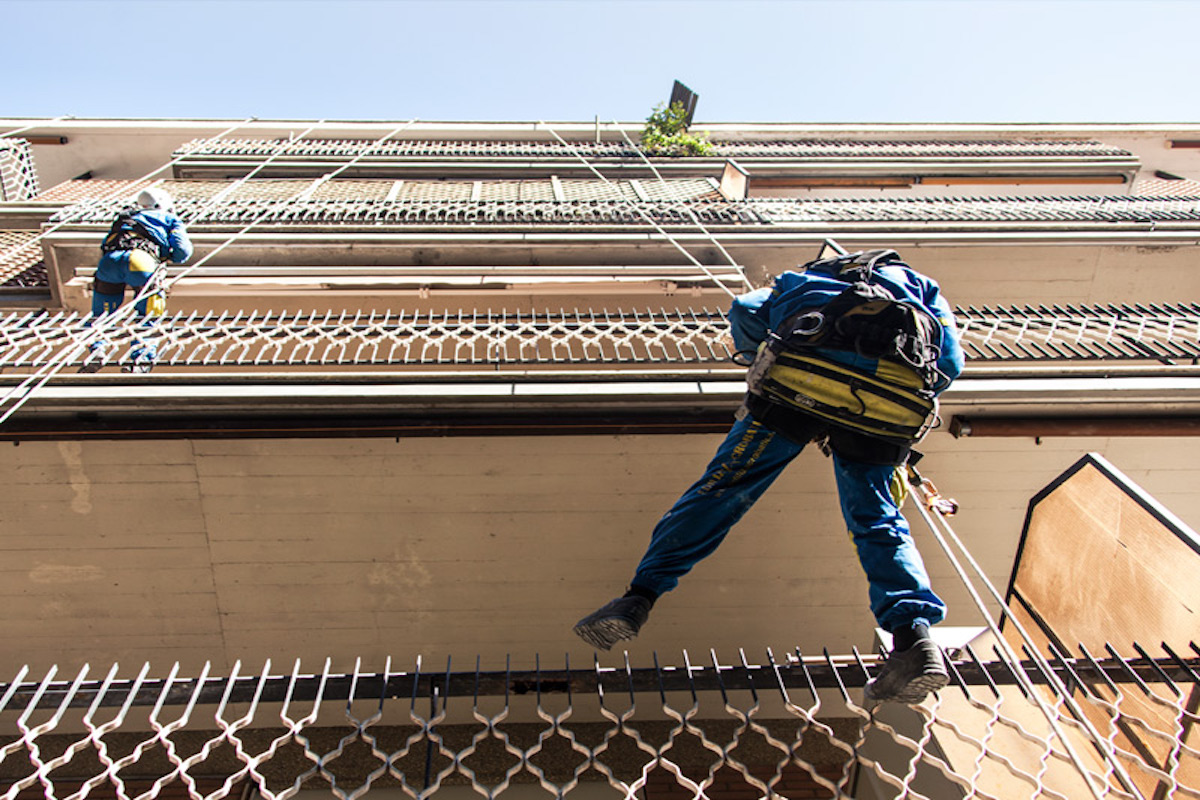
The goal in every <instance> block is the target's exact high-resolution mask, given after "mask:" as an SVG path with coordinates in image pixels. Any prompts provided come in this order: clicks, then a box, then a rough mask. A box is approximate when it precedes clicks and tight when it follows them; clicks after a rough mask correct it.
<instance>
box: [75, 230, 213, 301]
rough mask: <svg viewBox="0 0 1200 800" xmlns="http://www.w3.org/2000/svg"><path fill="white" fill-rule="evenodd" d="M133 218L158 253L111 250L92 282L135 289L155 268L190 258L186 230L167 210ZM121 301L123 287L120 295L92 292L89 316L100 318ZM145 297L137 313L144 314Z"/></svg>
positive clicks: (189, 243) (189, 246) (103, 256)
mask: <svg viewBox="0 0 1200 800" xmlns="http://www.w3.org/2000/svg"><path fill="white" fill-rule="evenodd" d="M133 219H134V220H136V221H137V222H140V223H141V226H142V230H144V231H145V232H146V233H147V234H148V235H149V236H150V237H151V238H152V239H153V244H154V245H156V246H157V249H158V253H157V257H156V254H153V253H150V252H147V251H145V250H113V251H110V252H107V253H105V254H104V255H102V256H101V257H100V263H99V264H97V265H96V280H97V281H101V282H102V283H109V284H114V285H115V284H125V285H127V286H132V287H133V288H134V289H135V290H136V289H140V288H141V287H143V286H145V285H146V282H147V281H149V280H150V278H151V277H152V276H153V275H154V271H155V270H156V269H158V265H159V264H160V263H162V262H164V261H170V262H172V263H174V264H182V263H183V262H185V261H187V260H188V259H189V258H191V257H192V243H191V240H189V239H188V234H187V228H186V227H184V224H183V222H182V221H180V219H179V217H177V216H175V215H174V214H172V213H171V212H170V211H162V210H160V209H157V208H143V209H139V210H138V211H136V212H134V214H133ZM124 299H125V291H124V287H122V289H121V291H120V292H112V291H102V290H101V288H100V287H93V289H92V314H93V316H97V317H98V316H100V315H101V314H108V313H110V312H112V311H115V310H116V309H117V308H118V307H119V306H120V305H121V303H122V302H124ZM148 299H149V298H142V299H141V300H140V301H139V302H138V304H137V313H138V314H139V315H141V316H145V315H146V306H147V301H148Z"/></svg>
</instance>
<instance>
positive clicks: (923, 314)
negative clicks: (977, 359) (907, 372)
mask: <svg viewBox="0 0 1200 800" xmlns="http://www.w3.org/2000/svg"><path fill="white" fill-rule="evenodd" d="M887 265H899V266H907V265H906V264H904V262H903V261H901V260H900V256H899V255H898V254H897V253H896V251H895V250H870V251H867V252H865V253H851V254H848V255H844V256H838V257H835V258H827V259H823V260H820V261H814V262H811V263H809V264H807V265H806V269H807V270H808V271H810V272H824V273H827V274H830V275H833V276H835V277H837V278H839V279H840V280H844V281H847V283H848V284H849V285H848V286H847V287H846V288H845V289H844V290H842V292H841V293H840V294H838V295H837V296H836V297H834V298H833V299H832V300H830V301H829V302H828V303H826V304H825V305H824V306H821V307H820V308H818V309H810V310H808V311H804V312H801V313H799V314H796V315H795V316H793V317H791V318H789V319H788V320H787V321H786V322H785V323H784V324H783V325H781V326H780V328H779V330H777V331H775V332H774V333H773V334H772V336H771V338H772V339H773V340H776V341H772V346H773V347H779V348H782V349H792V350H806V349H809V348H813V347H824V348H828V349H831V350H843V351H846V352H852V353H857V354H858V355H861V356H868V357H871V358H878V359H885V360H889V361H895V362H897V363H900V364H903V365H905V366H907V367H909V368H910V369H912V370H913V371H914V372H916V373H917V374H918V375H920V376H921V378H922V380H923V381H924V382H925V387H926V388H927V389H932V388H933V387H934V386H935V385H937V384H938V383H939V376H940V374H941V373H940V372H939V371H938V368H937V360H938V358H939V357H940V356H941V342H942V326H941V324H940V323H939V322H938V321H937V320H936V319H934V318H933V317H932V316H931V315H930V314H929V312H927V311H926V310H925V309H924V308H922V307H921V306H919V305H917V304H915V303H912V302H908V301H904V300H898V299H897V298H895V297H893V296H892V294H891V292H889V291H888V290H887V289H885V288H884V287H882V286H880V285H878V284H876V283H873V282H872V277H873V274H874V271H875V268H876V267H877V266H887Z"/></svg>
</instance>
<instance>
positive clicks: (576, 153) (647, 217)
mask: <svg viewBox="0 0 1200 800" xmlns="http://www.w3.org/2000/svg"><path fill="white" fill-rule="evenodd" d="M538 125H539V126H540V127H543V128H545V129H546V130H547V131H549V133H550V135H551V136H553V137H554V138H555V139H557V140H558V141H559V143H560V144H562V145H563V147H566V148H567V149H568V150H570V151H571V153H572V155H574V156H575V157H576V158H578V159H579V160H580V161H581V162H582V163H583V165H584V166H585V167H587V168H588V170H589V171H591V173H592V174H593V175H595V176H596V177H597V178H599V179H600V180H601V181H602V182H603V183H604V184H605V185H606V186H609V187H613V188H615V186H614V184H613V182H612V181H610V180H609V179H608V178H607V177H605V176H604V175H603V174H601V172H600V170H598V169H596V167H595V166H593V165H592V162H591V161H589V160H588V158H587V156H585V155H583V154H582V153H580V152H579V151H578V150H577V149H575V147H573V146H572V145H571V143H570V142H568V141H567V140H566V139H564V138H563V137H561V136H559V135H558V131H556V130H554V129H553V128H551V127H550V126H549V125H547V124H546V123H545V122H544V121H540V122H538ZM643 157H644V156H643ZM660 180H661V177H660ZM617 196H618V197H621V198H622V199H624V196H623V195H622V194H621V193H620V192H617ZM624 202H625V204H626V205H627V206H628V207H629V208H631V209H633V210H634V211H635V212H636V213H637V214H638V216H640V217H641V218H642V219H644V220H645V221H646V222H647V223H648V224H649V225H651V226H652V227H653V228H654V229H655V230H656V231H658V233H659V234H660V235H661V236H663V238H665V239H666V240H667V241H668V242H670V243H671V244H672V245H673V246H674V247H675V249H677V250H678V251H679V252H680V253H683V255H684V256H685V257H686V258H687V259H688V261H691V262H692V264H694V265H695V266H696V267H697V268H699V269H700V270H701V271H702V272H703V273H704V274H705V275H707V276H708V277H709V278H710V279H711V280H712V281H713V282H714V283H715V284H717V286H719V287H720V288H721V290H722V291H724V292H725V294H727V295H729V296H730V297H737V292H735V291H733V290H732V289H730V288H729V287H728V286H726V285H725V283H724V281H722V280H721V278H719V277H718V276H717V275H716V274H715V273H714V272H713V271H712V270H711V269H709V268H708V267H707V266H705V265H704V264H701V263H700V261H699V260H698V259H697V258H696V257H695V256H693V255H692V254H691V253H690V252H688V250H687V249H686V248H685V247H684V246H683V245H681V244H680V243H679V240H678V239H676V238H675V237H674V236H672V235H671V234H670V233H668V232H667V231H666V230H665V229H664V228H663V227H662V226H661V225H659V224H658V223H657V222H655V221H654V218H653V217H651V216H650V215H649V214H647V213H646V212H645V211H644V210H642V208H641V207H639V206H638V205H636V204H634V203H632V202H630V201H629V200H624ZM689 211H690V209H689ZM692 216H693V217H695V214H694V213H693V214H692ZM696 221H697V222H699V219H698V218H697V220H696ZM701 229H703V225H701ZM705 233H708V232H707V231H705ZM709 237H710V238H713V237H712V234H709ZM713 241H716V240H715V239H713ZM718 246H719V245H718ZM720 249H721V252H722V253H725V255H726V256H727V257H729V254H728V252H726V251H725V248H723V247H722V248H720ZM729 258H730V261H731V262H732V263H733V266H734V267H736V268H737V270H738V274H739V275H740V276H741V278H742V283H743V284H744V285H745V287H746V288H752V287H751V285H750V281H749V279H747V278H746V273H745V271H744V270H743V268H742V267H741V265H740V264H738V263H737V262H734V261H733V259H732V257H729Z"/></svg>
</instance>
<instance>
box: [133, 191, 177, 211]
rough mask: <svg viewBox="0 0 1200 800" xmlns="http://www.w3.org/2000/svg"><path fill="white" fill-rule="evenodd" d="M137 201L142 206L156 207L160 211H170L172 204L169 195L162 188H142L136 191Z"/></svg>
mask: <svg viewBox="0 0 1200 800" xmlns="http://www.w3.org/2000/svg"><path fill="white" fill-rule="evenodd" d="M137 202H138V205H139V206H141V207H142V208H157V209H159V210H160V211H170V210H171V206H172V205H174V203H173V201H172V200H171V195H169V194H167V193H166V192H165V191H164V190H162V189H143V190H142V191H140V192H138V196H137Z"/></svg>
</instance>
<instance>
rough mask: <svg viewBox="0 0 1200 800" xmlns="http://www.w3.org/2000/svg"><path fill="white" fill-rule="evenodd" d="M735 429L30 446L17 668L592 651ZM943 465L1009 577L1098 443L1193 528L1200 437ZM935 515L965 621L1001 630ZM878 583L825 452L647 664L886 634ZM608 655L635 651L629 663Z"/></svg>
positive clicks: (521, 658) (652, 633)
mask: <svg viewBox="0 0 1200 800" xmlns="http://www.w3.org/2000/svg"><path fill="white" fill-rule="evenodd" d="M718 439H719V437H715V436H704V435H690V436H674V435H672V436H630V437H605V436H596V437H531V438H523V439H522V438H506V437H497V438H449V439H401V440H399V441H395V440H391V439H360V440H336V439H335V440H251V441H165V442H85V443H78V442H45V443H30V442H26V443H22V444H21V445H20V446H19V447H9V446H6V456H5V458H4V459H3V461H2V462H0V480H3V485H4V486H6V487H7V494H8V496H7V497H6V500H5V502H4V503H3V505H2V506H0V570H2V571H3V580H2V581H0V595H3V598H2V602H3V606H4V608H5V613H4V614H3V615H2V617H0V639H2V640H4V641H7V642H10V643H17V642H19V643H20V644H19V646H17V645H12V646H9V647H6V648H4V652H3V656H0V669H3V671H4V672H5V673H8V674H11V673H12V672H13V670H14V669H15V668H16V667H18V666H19V665H20V664H22V663H29V664H30V665H32V666H34V667H35V669H40V668H44V667H46V666H47V665H49V664H52V663H58V664H60V665H61V666H63V667H77V666H78V665H79V664H81V663H83V662H85V661H88V662H91V663H92V664H93V665H103V664H106V663H110V662H111V661H113V660H119V661H121V662H122V663H123V664H126V665H132V664H137V663H140V662H141V661H143V660H145V659H150V660H151V661H152V662H153V663H154V664H155V665H156V670H155V671H156V672H158V671H165V670H166V668H167V666H168V665H169V664H170V663H171V662H172V661H174V660H175V659H179V660H181V661H182V662H184V666H185V668H188V669H198V668H199V665H201V664H202V663H203V662H204V661H206V660H209V659H211V660H212V661H213V662H214V669H216V670H218V671H222V670H228V669H229V667H230V666H231V665H232V662H233V661H234V660H235V659H238V658H241V659H244V660H245V661H246V663H247V664H248V665H253V664H261V662H262V659H264V658H266V657H271V658H272V659H274V660H276V663H290V661H291V660H292V659H294V658H295V657H297V656H302V657H304V658H305V660H306V662H311V665H312V667H313V668H314V669H315V668H318V666H319V662H320V660H323V659H324V657H325V656H327V655H332V656H333V657H334V659H335V668H340V669H347V668H349V667H351V666H352V665H353V659H354V658H355V657H356V656H362V657H364V659H365V660H366V662H365V667H366V668H375V669H378V668H381V667H382V664H383V659H384V657H385V656H387V655H392V656H394V657H395V658H396V659H398V663H400V664H404V663H410V662H411V660H412V659H413V658H415V656H416V655H417V654H423V655H424V656H425V657H426V658H427V659H430V661H427V663H434V664H444V659H445V657H446V656H447V655H452V656H453V657H454V659H455V662H456V663H458V664H459V665H461V667H462V668H463V669H473V668H474V656H475V654H476V653H480V654H482V655H483V656H484V666H485V668H489V665H490V668H494V669H498V668H501V666H502V664H503V659H504V655H505V654H506V653H512V654H513V658H514V662H513V665H514V667H517V668H520V667H529V666H532V662H533V657H534V654H535V653H540V654H541V655H542V657H543V658H544V659H548V660H550V661H551V662H553V663H561V661H560V659H561V658H562V656H563V654H564V653H570V655H571V657H572V663H573V664H577V665H580V666H583V665H585V664H587V663H590V657H591V651H590V650H588V649H587V648H586V647H584V646H583V645H582V644H581V643H579V642H578V641H577V640H576V639H575V637H574V636H573V635H571V633H570V630H569V629H570V626H571V624H572V623H573V622H574V621H575V620H576V619H577V618H578V617H580V616H581V615H582V614H584V613H586V612H587V611H589V610H591V609H592V608H594V607H595V606H597V605H599V604H601V603H603V602H604V601H606V600H608V599H609V598H610V597H611V596H612V595H613V594H614V593H617V592H618V591H619V590H620V589H621V588H622V587H623V586H624V583H625V582H626V581H627V580H628V578H629V577H630V574H631V572H632V570H633V567H634V566H635V564H636V561H637V559H638V557H639V556H640V554H641V551H642V548H643V547H644V545H645V542H646V540H647V538H648V536H649V531H650V529H651V527H652V526H653V524H654V522H655V521H656V520H657V519H658V517H659V516H660V515H661V513H662V512H663V511H664V510H665V509H666V508H667V507H668V505H669V504H670V503H671V502H672V501H673V500H674V499H675V497H676V496H677V495H678V493H679V492H680V491H682V490H683V489H684V488H686V486H687V485H688V484H689V483H690V482H691V480H693V479H694V478H695V477H697V476H698V475H699V471H700V470H701V469H702V468H703V465H704V464H705V463H706V461H707V460H708V458H709V457H710V455H711V452H712V450H713V448H714V447H715V445H716V443H717V441H718ZM927 445H928V446H927V447H926V448H925V449H926V450H927V451H928V452H929V456H928V457H927V459H926V461H925V462H924V464H923V467H924V469H925V472H926V473H927V474H928V475H929V476H930V477H932V478H933V479H934V480H935V481H937V482H938V484H939V485H940V487H941V488H942V489H943V491H944V492H945V493H946V494H950V495H954V496H956V497H957V498H958V499H959V500H960V501H961V502H962V504H963V510H962V513H961V514H960V515H959V516H958V517H957V521H956V525H957V527H958V529H959V530H960V531H961V532H962V534H963V535H964V536H965V537H966V538H967V540H968V541H969V543H970V547H971V548H972V550H973V552H974V553H975V555H976V556H977V557H978V558H979V559H980V560H981V561H982V562H983V563H984V564H985V566H986V568H987V570H988V571H989V572H990V574H991V576H992V579H993V580H994V581H996V582H998V584H999V585H1000V588H1001V590H1003V588H1004V585H1005V583H1006V581H1007V576H1008V570H1009V568H1010V566H1011V562H1012V557H1013V553H1014V549H1015V546H1016V542H1017V536H1018V534H1019V532H1020V527H1021V523H1022V520H1023V518H1024V514H1025V507H1026V503H1027V501H1028V498H1029V497H1030V496H1031V495H1032V494H1033V493H1035V492H1036V491H1037V490H1038V489H1040V488H1041V487H1042V486H1043V485H1045V484H1046V483H1047V482H1049V481H1050V480H1051V479H1053V478H1054V477H1055V476H1056V475H1057V474H1058V473H1059V472H1061V471H1062V470H1064V469H1065V468H1066V467H1068V466H1069V465H1070V464H1071V463H1073V462H1074V461H1075V460H1076V459H1077V458H1078V457H1079V456H1080V455H1081V454H1083V453H1084V452H1085V451H1087V450H1095V451H1098V452H1100V453H1102V454H1104V455H1105V456H1106V457H1107V458H1109V459H1110V460H1111V461H1112V462H1113V463H1114V464H1116V465H1117V466H1118V467H1119V468H1121V469H1122V470H1124V471H1125V472H1127V473H1128V474H1129V475H1130V477H1132V478H1133V479H1134V480H1135V481H1136V482H1138V483H1141V484H1142V485H1143V486H1144V487H1145V488H1146V489H1147V490H1149V491H1150V492H1152V493H1153V494H1155V495H1156V496H1157V497H1158V498H1159V499H1160V500H1161V501H1162V502H1163V503H1165V504H1166V505H1167V506H1168V507H1170V508H1172V510H1174V511H1175V512H1176V513H1177V514H1179V515H1180V516H1181V517H1182V518H1183V519H1184V521H1186V522H1188V523H1189V524H1192V525H1194V526H1195V525H1197V524H1198V523H1200V499H1198V498H1197V497H1196V496H1195V494H1194V492H1193V491H1192V487H1194V486H1195V485H1196V484H1197V482H1198V481H1200V474H1198V473H1200V469H1197V466H1196V462H1195V459H1194V455H1193V451H1194V442H1192V441H1190V440H1186V439H1184V440H1148V439H1138V440H1132V439H1045V440H1043V441H1042V443H1041V444H1040V445H1039V444H1035V443H1034V442H1033V441H1032V440H1024V439H967V440H957V441H956V440H953V439H951V438H950V437H949V436H948V435H947V434H944V433H938V434H934V435H933V436H931V437H930V438H929V439H928V440H927ZM910 519H911V520H912V521H913V523H914V527H915V528H916V529H917V531H918V532H917V538H918V541H919V543H920V546H921V548H922V550H923V552H924V553H925V554H926V556H927V560H928V561H929V566H930V569H931V572H932V573H933V574H934V576H935V585H936V587H937V588H938V589H939V590H940V591H941V592H942V593H943V594H944V595H945V596H946V597H947V599H948V600H949V601H950V603H951V605H952V613H951V616H950V620H949V621H950V622H951V623H954V624H959V625H971V624H977V623H978V620H979V617H978V615H977V613H975V612H974V611H973V610H972V609H971V608H970V606H969V602H968V601H967V599H966V596H965V594H964V592H963V590H962V589H960V588H957V587H956V584H957V579H955V578H954V577H953V576H952V573H951V571H950V569H949V567H948V565H947V564H946V561H945V559H944V558H943V557H942V556H940V555H938V554H937V548H936V544H935V543H934V542H933V541H931V539H930V536H929V534H928V533H927V532H926V531H924V530H923V525H922V524H921V522H920V520H919V519H918V518H917V516H916V515H915V514H910ZM872 625H873V622H872V619H871V617H870V615H869V613H868V611H867V608H866V585H865V582H864V581H863V579H862V577H861V575H860V573H859V569H858V566H857V564H856V562H855V559H854V556H853V550H852V547H851V545H850V543H849V541H847V539H846V534H845V532H844V529H843V527H842V524H841V521H840V516H839V514H838V511H837V507H836V502H835V499H834V496H833V482H832V477H831V475H830V470H829V465H828V463H827V462H826V460H825V459H824V458H822V457H821V456H820V455H819V454H818V453H816V452H815V451H813V452H807V453H805V454H804V455H803V456H801V458H800V459H799V460H798V461H797V462H796V463H795V464H794V465H793V466H792V467H791V469H790V470H789V471H788V472H787V473H785V475H784V476H783V477H782V478H781V479H780V481H779V483H778V484H777V485H776V487H775V488H774V489H773V490H772V491H771V492H770V493H768V495H767V496H766V497H765V498H764V499H763V501H762V502H761V503H760V504H759V505H758V506H757V507H756V508H754V509H753V510H752V511H751V512H750V514H749V515H748V516H747V517H746V519H745V520H744V521H743V522H742V524H741V525H740V526H739V527H738V528H737V529H735V531H734V533H733V534H732V535H731V537H730V538H729V540H728V541H727V542H726V543H725V546H724V547H723V548H722V549H721V550H720V552H718V554H717V555H716V556H714V557H713V558H711V559H709V560H708V561H707V562H705V563H703V564H701V565H700V566H699V567H698V568H697V569H696V570H695V571H694V572H693V574H692V575H690V576H689V577H688V578H687V579H685V581H684V583H683V584H682V585H681V587H680V588H679V590H677V591H676V592H674V593H672V594H670V595H668V596H667V597H666V598H665V599H664V600H663V601H662V602H661V604H660V605H659V607H658V608H657V609H656V611H655V615H654V619H653V621H652V622H651V623H650V625H649V626H648V627H647V628H646V629H645V632H644V635H643V637H642V638H641V639H640V640H639V641H638V642H637V643H636V644H634V645H633V646H632V648H631V652H632V653H633V654H634V656H635V657H636V658H639V659H643V658H644V659H647V660H648V657H649V655H650V653H651V651H653V650H657V651H658V652H659V653H660V654H661V656H662V659H663V660H664V661H665V662H668V663H677V662H679V661H681V656H680V652H679V651H680V649H681V648H687V649H688V650H689V652H691V653H692V654H693V657H694V658H704V657H705V654H706V653H707V651H708V648H709V647H715V648H717V650H718V652H719V653H720V654H721V655H722V656H723V657H724V658H726V659H733V658H736V654H737V651H736V648H737V647H738V646H744V647H746V648H747V652H748V654H749V657H750V658H751V659H753V660H761V659H762V654H763V648H764V647H766V646H771V647H773V648H775V651H776V653H779V652H780V651H786V650H788V649H789V648H791V647H794V646H796V645H799V646H800V647H801V648H803V649H804V650H806V651H815V650H819V649H820V648H821V647H828V648H829V649H830V650H831V651H832V652H847V651H848V650H849V648H850V647H851V646H852V645H857V646H858V647H860V648H869V647H870V644H871V638H872V637H871V632H872ZM606 660H607V661H610V662H612V663H614V664H615V663H618V661H617V657H616V656H608V657H606Z"/></svg>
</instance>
